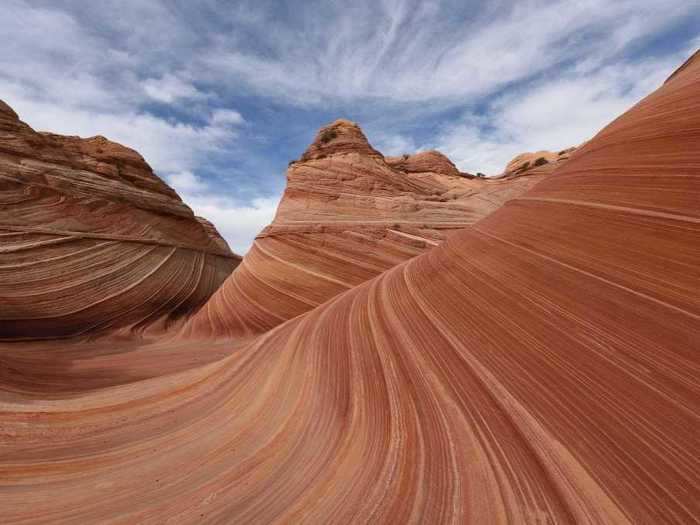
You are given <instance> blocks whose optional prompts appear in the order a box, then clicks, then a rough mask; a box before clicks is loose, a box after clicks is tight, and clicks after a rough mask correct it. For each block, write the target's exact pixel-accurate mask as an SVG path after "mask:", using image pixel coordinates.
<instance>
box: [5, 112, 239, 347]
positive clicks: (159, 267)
mask: <svg viewBox="0 0 700 525" xmlns="http://www.w3.org/2000/svg"><path fill="white" fill-rule="evenodd" d="M0 236H1V237H2V246H1V248H0V298H1V300H2V308H0V339H6V338H15V339H21V338H30V339H35V338H52V337H60V336H69V335H77V334H92V333H97V332H101V331H104V330H106V329H112V330H113V329H115V328H119V327H121V328H126V327H130V328H133V329H142V328H144V327H146V326H149V325H152V324H153V323H154V322H156V321H159V322H160V324H162V322H166V323H168V322H170V321H172V320H174V319H177V318H179V317H181V316H182V315H183V314H185V313H189V312H191V311H193V310H195V309H196V308H198V307H199V306H200V305H201V304H203V303H204V302H205V301H206V300H207V299H208V297H209V296H210V295H211V294H212V292H214V290H216V289H217V288H218V286H219V284H220V283H221V282H222V281H223V280H224V279H225V278H226V276H228V275H229V274H230V273H231V271H232V270H233V268H234V267H235V266H236V265H237V263H238V262H239V261H240V258H239V257H238V256H236V255H234V254H233V253H231V251H230V250H229V248H228V246H227V245H226V242H225V241H224V240H223V239H222V238H221V237H220V236H219V235H218V233H216V230H215V229H214V228H213V227H212V226H211V225H210V224H208V223H201V222H199V221H198V220H197V219H196V218H195V217H194V215H193V214H192V211H191V210H190V209H189V208H188V207H187V206H186V205H185V204H184V203H183V202H182V201H181V200H180V198H179V197H178V196H177V194H176V193H175V192H174V191H173V190H172V189H171V188H170V187H168V186H167V185H166V184H165V183H164V182H163V181H162V180H160V179H159V178H158V177H157V176H156V175H155V174H154V173H153V171H152V170H151V168H150V167H149V166H148V164H146V162H145V161H144V160H143V158H142V157H141V156H140V155H139V154H138V153H136V152H135V151H133V150H131V149H129V148H126V147H124V146H121V145H119V144H115V143H114V142H110V141H109V140H107V139H106V138H104V137H99V136H98V137H92V138H88V139H82V138H79V137H66V136H61V135H55V134H52V133H37V132H35V131H34V130H33V129H31V128H30V127H29V126H28V125H27V124H25V123H23V122H21V121H20V120H19V117H18V116H17V114H16V113H15V112H14V111H13V110H12V109H11V108H10V107H9V106H8V105H7V104H5V103H4V102H0Z"/></svg>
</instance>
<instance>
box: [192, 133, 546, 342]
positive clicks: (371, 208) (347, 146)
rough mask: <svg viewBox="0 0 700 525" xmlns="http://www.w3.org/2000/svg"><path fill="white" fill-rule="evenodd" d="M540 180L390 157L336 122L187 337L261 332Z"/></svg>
mask: <svg viewBox="0 0 700 525" xmlns="http://www.w3.org/2000/svg"><path fill="white" fill-rule="evenodd" d="M537 180H538V178H536V177H528V178H526V177H513V178H511V179H509V180H488V179H481V178H475V177H473V176H469V175H465V174H462V173H460V172H459V170H458V169H457V168H456V167H455V165H454V164H453V163H452V162H451V161H450V160H449V159H448V158H447V157H445V156H444V155H443V154H441V153H439V152H437V151H428V152H421V153H417V154H415V155H406V156H404V157H388V158H385V157H384V156H383V155H382V154H381V153H380V152H378V151H377V150H376V149H374V148H373V147H372V146H371V145H370V144H369V142H368V141H367V138H366V137H365V135H364V133H363V132H362V130H361V129H360V127H359V126H358V125H357V124H355V123H353V122H350V121H348V120H337V121H335V122H333V123H332V124H329V125H328V126H325V127H324V128H322V129H321V130H320V131H319V132H318V134H317V135H316V138H315V140H314V141H313V143H312V144H311V145H310V146H309V147H308V148H307V150H306V151H305V152H304V154H303V155H302V156H301V158H300V159H299V160H298V161H296V162H293V163H291V164H290V167H289V169H288V171H287V187H286V189H285V192H284V195H283V197H282V200H281V202H280V204H279V207H278V210H277V214H276V216H275V219H274V221H273V222H272V224H271V225H269V226H268V227H267V228H265V230H263V232H262V233H261V234H260V235H258V237H257V238H256V240H255V243H254V244H253V247H252V248H251V250H250V251H249V252H248V254H246V256H245V257H244V259H243V263H242V264H241V265H240V266H239V267H238V268H237V269H236V271H235V272H234V273H233V274H232V275H231V277H230V278H229V279H227V281H226V282H225V283H224V285H223V286H222V287H221V289H220V290H219V291H218V292H217V293H216V294H215V295H214V297H213V298H212V300H211V301H210V302H209V303H208V304H207V306H206V307H205V308H203V309H202V311H201V312H200V313H199V314H198V315H197V316H195V317H194V318H193V319H192V321H191V322H190V323H189V324H188V326H187V328H186V330H185V334H186V335H190V336H194V337H201V336H216V337H221V336H228V337H237V338H240V337H246V336H251V335H254V334H258V333H262V332H264V331H266V330H269V329H270V328H272V327H274V326H276V325H278V324H279V323H281V322H284V321H286V320H287V319H291V318H292V317H295V316H297V315H299V314H301V313H304V312H306V311H308V310H310V309H312V308H314V307H316V306H318V305H320V304H321V303H323V302H325V301H327V300H328V299H330V298H332V297H334V296H335V295H337V294H339V293H341V292H343V291H346V290H349V289H351V288H353V287H354V286H357V285H358V284H360V283H362V282H364V281H366V280H368V279H370V278H372V277H374V276H376V275H378V274H379V273H381V272H383V271H384V270H387V269H389V268H391V267H392V266H395V265H397V264H399V263H400V262H402V261H405V260H407V259H410V258H411V257H414V256H416V255H418V254H420V253H422V252H423V251H425V250H426V249H429V248H432V247H433V246H437V245H438V244H440V243H441V242H443V241H444V240H445V239H446V238H447V236H448V235H449V234H450V233H452V232H455V231H457V230H459V229H461V228H464V227H466V226H468V225H470V224H472V223H474V222H476V221H477V220H479V219H481V218H482V217H484V216H486V215H488V214H489V213H491V212H493V211H494V210H496V209H497V208H498V207H499V206H501V205H502V204H503V202H505V201H506V200H508V199H510V198H512V197H515V196H517V195H520V194H521V193H522V192H524V191H525V190H526V189H527V188H529V187H530V186H532V184H534V183H535V182H536V181H537Z"/></svg>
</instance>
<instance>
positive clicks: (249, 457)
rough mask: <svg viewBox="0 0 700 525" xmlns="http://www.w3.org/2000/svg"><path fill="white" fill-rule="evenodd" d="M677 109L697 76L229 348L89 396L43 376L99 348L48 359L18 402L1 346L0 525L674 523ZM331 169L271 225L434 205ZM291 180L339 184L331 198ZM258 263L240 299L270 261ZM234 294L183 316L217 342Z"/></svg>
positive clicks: (693, 240) (693, 125)
mask: <svg viewBox="0 0 700 525" xmlns="http://www.w3.org/2000/svg"><path fill="white" fill-rule="evenodd" d="M699 99H700V60H698V59H697V58H696V59H694V60H690V61H689V62H687V63H686V64H685V65H684V66H683V67H682V68H681V69H679V71H678V72H677V73H676V74H674V75H673V76H672V77H671V78H670V79H669V80H668V81H667V82H666V83H665V84H664V85H663V86H662V87H661V88H660V89H659V90H657V91H656V92H655V93H653V94H651V95H650V96H649V97H647V98H646V99H644V100H643V101H642V102H640V103H639V104H637V105H635V106H634V107H633V108H632V109H630V110H629V111H628V112H626V113H625V114H624V115H622V116H621V117H619V118H617V119H616V120H615V121H613V123H612V124H610V125H609V126H607V127H606V128H605V129H603V130H602V131H601V132H600V133H599V134H598V135H597V136H596V137H594V138H593V139H592V140H590V141H589V142H587V143H586V144H585V145H583V146H582V147H581V148H580V149H579V150H577V151H576V152H575V153H574V154H573V155H572V156H571V158H570V159H569V160H568V161H567V162H566V163H563V164H561V165H559V166H558V167H557V168H556V169H555V170H554V171H553V172H552V174H551V176H549V177H546V178H541V179H539V180H540V181H541V182H539V184H537V185H535V186H533V187H532V188H531V189H530V190H529V191H527V192H525V193H523V194H521V195H519V196H515V197H514V198H511V199H510V200H509V201H508V202H506V203H505V204H504V205H503V206H501V207H500V208H499V209H497V210H495V211H493V212H492V213H490V214H489V215H488V216H486V217H485V218H483V219H482V220H480V221H478V222H476V219H474V221H473V223H472V224H471V225H467V226H466V227H464V228H462V229H461V230H460V231H457V232H455V233H453V234H452V235H450V236H449V237H448V238H447V239H446V240H444V241H442V242H438V246H432V247H430V248H428V249H425V250H424V251H423V253H422V254H420V255H418V256H415V257H412V258H407V259H404V260H403V261H402V262H401V261H400V262H398V264H396V265H394V266H392V267H391V268H390V269H388V270H387V271H384V272H382V273H379V274H377V275H375V276H374V277H371V278H368V280H366V281H365V282H363V283H361V284H359V285H357V286H354V287H352V288H350V289H346V290H345V291H342V292H341V293H339V294H337V295H336V296H334V297H333V298H331V299H330V300H328V301H326V302H325V303H324V304H322V305H320V306H319V307H316V308H312V309H310V311H307V312H306V313H304V314H303V315H299V316H297V317H296V318H294V319H291V320H289V321H287V322H282V323H281V324H280V325H279V326H277V327H276V328H274V329H272V330H269V331H267V332H266V333H264V334H262V335H260V336H259V337H256V338H254V339H252V340H250V341H247V342H241V340H240V339H225V340H222V341H216V342H202V341H183V340H176V339H173V340H169V339H166V338H163V339H161V341H160V342H159V343H158V344H157V345H156V346H146V347H144V348H129V353H128V354H125V357H124V358H123V359H119V360H117V358H115V357H112V356H109V355H107V356H106V357H104V359H102V361H100V364H99V367H97V368H95V369H93V373H92V374H91V375H89V376H86V375H83V376H78V375H77V373H76V371H75V369H76V368H77V369H78V371H79V372H83V374H85V368H81V367H83V366H84V365H83V363H82V360H81V359H74V360H73V362H71V361H70V359H69V358H67V357H65V356H66V355H70V353H71V352H78V351H79V350H76V349H75V348H84V347H86V346H88V347H89V352H91V353H94V352H95V351H100V349H102V351H103V352H104V353H105V354H109V352H111V351H113V348H114V347H113V346H112V345H108V344H104V343H103V342H91V343H90V344H91V345H92V346H90V345H88V343H86V342H80V343H74V344H73V346H65V347H62V346H61V345H60V344H59V343H55V344H54V345H53V346H52V348H51V351H53V352H56V353H60V354H61V356H62V358H63V359H65V363H67V364H70V366H66V367H65V369H64V370H59V371H57V370H55V369H52V368H51V367H50V366H48V365H47V366H46V367H45V369H43V370H41V372H44V373H45V374H48V373H49V372H51V373H52V374H54V375H52V376H47V375H45V376H42V377H40V378H39V379H41V381H39V382H37V381H32V380H28V379H27V380H25V381H24V382H21V381H20V380H19V379H18V376H19V375H21V374H20V373H21V372H24V373H25V374H26V375H25V376H22V377H25V378H32V376H31V371H32V370H35V369H36V368H37V367H36V364H35V362H34V361H33V359H34V352H31V353H30V352H26V351H25V352H24V354H23V357H22V358H20V356H19V354H20V352H21V351H23V350H36V349H37V348H39V347H36V346H34V347H32V346H29V347H15V346H14V345H17V343H13V344H7V343H5V344H4V345H2V346H0V352H1V353H0V356H1V357H2V363H1V364H2V366H0V386H1V387H2V388H0V413H1V415H2V417H0V450H2V454H0V516H2V521H3V522H4V523H76V524H85V523H106V522H109V523H125V524H131V523H154V524H155V523H237V524H238V523H241V524H243V523H319V524H326V523H333V524H335V523H339V524H341V523H342V524H345V523H347V524H354V523H386V524H397V523H430V524H433V523H435V524H442V523H478V524H481V523H561V524H570V523H596V524H597V523H600V524H610V523H615V524H617V523H630V524H636V523H654V524H656V523H663V524H665V523H678V524H688V523H696V522H697V521H698V516H700V480H699V479H698V472H700V458H699V456H698V454H697V450H698V446H699V445H700V443H699V438H698V421H699V419H700V403H699V400H700V391H699V390H700V385H699V384H698V376H699V374H700V356H699V354H698V350H699V347H698V334H699V333H700V266H699V265H698V261H700V206H699V205H698V204H699V203H700V148H698V144H700V105H698V100H699ZM353 133H354V132H353ZM329 142H330V141H329ZM337 155H338V157H337V158H336V156H335V155H333V154H332V155H330V156H328V157H325V158H316V159H310V160H308V161H304V162H301V163H299V165H298V166H297V165H295V167H293V168H292V169H291V170H290V172H289V179H290V182H289V188H288V190H290V191H291V190H294V191H295V192H296V193H295V194H292V195H291V196H290V195H289V191H288V193H287V194H286V195H285V199H288V203H287V204H286V205H285V206H283V207H281V208H280V213H279V214H278V216H277V218H276V219H275V223H273V228H274V227H278V228H282V227H286V228H293V227H301V226H307V227H309V228H310V227H311V226H312V225H311V224H299V222H294V221H301V222H302V223H303V222H304V221H307V222H310V221H311V220H312V218H313V217H316V218H317V220H318V222H319V223H321V224H320V225H317V226H319V227H320V226H327V225H326V223H327V222H328V221H329V220H330V218H331V217H333V215H331V214H326V213H324V211H323V210H324V209H325V208H324V207H323V206H321V205H320V204H319V202H318V201H322V199H324V198H326V197H329V198H328V199H327V200H328V202H330V203H331V204H330V206H335V207H336V210H337V212H338V216H339V217H343V220H346V221H349V220H350V219H349V218H351V217H353V214H352V213H353V212H352V211H351V210H352V206H350V205H349V204H348V202H349V201H352V199H353V198H354V199H355V200H357V201H359V202H361V203H362V204H363V207H362V208H361V209H362V210H363V212H366V211H368V210H369V211H371V214H372V215H371V217H372V218H373V219H374V220H384V218H386V217H388V216H390V212H389V211H387V210H392V205H390V204H387V201H385V200H381V199H379V196H384V195H385V194H384V193H382V192H384V191H387V192H388V191H389V190H388V188H389V186H390V184H395V185H394V186H393V187H394V188H395V189H396V191H405V192H406V193H400V195H402V196H406V195H420V196H421V199H415V200H417V201H419V203H423V202H431V203H432V202H440V201H431V200H429V199H423V195H424V193H421V191H422V190H418V189H417V188H419V187H421V186H420V183H419V182H417V181H415V180H414V179H412V178H411V177H408V175H407V172H402V171H398V172H395V171H392V170H390V173H391V178H389V173H387V172H386V171H385V170H387V169H389V168H387V167H386V166H385V165H383V164H382V163H381V162H380V161H381V158H380V157H376V156H375V154H374V153H367V152H366V151H365V153H362V154H360V153H356V152H352V151H347V150H346V151H343V152H342V153H338V154H337ZM368 157H369V158H373V159H375V160H376V163H377V167H375V166H374V164H371V163H370V161H369V160H367V158H368ZM3 158H4V157H3ZM307 162H309V163H311V164H310V165H307V164H306V163H307ZM316 162H323V163H324V164H322V166H323V167H324V169H322V170H321V169H314V167H316V166H318V164H314V163H316ZM384 164H386V162H385V163H384ZM329 166H330V168H332V169H330V168H329ZM370 170H372V172H374V171H376V172H377V173H378V175H377V178H378V179H379V181H378V182H377V183H376V187H375V186H374V185H373V183H372V182H371V181H372V180H374V178H371V177H369V175H368V171H370ZM348 172H349V174H348ZM312 173H313V174H314V175H315V176H316V177H317V178H319V179H320V180H322V181H327V186H323V187H330V188H333V187H334V186H333V183H332V179H333V178H334V177H338V176H341V175H344V174H348V176H349V179H350V181H351V182H352V181H357V182H355V186H353V184H350V185H349V187H350V189H349V190H348V191H347V192H336V193H335V194H333V195H328V193H323V192H320V191H316V190H315V186H314V185H312V184H311V182H310V181H311V179H312ZM329 173H330V174H329ZM381 173H383V174H386V178H381V177H380V176H379V174H381ZM353 174H355V175H356V176H355V177H354V178H352V177H350V176H351V175H353ZM395 177H396V178H397V180H399V181H401V182H397V183H394V182H390V181H393V180H394V178H395ZM431 177H432V175H428V176H427V177H424V178H427V179H430V178H431ZM520 178H521V179H524V180H527V179H532V178H533V177H530V176H524V177H520ZM423 182H424V181H423ZM479 182H481V181H479ZM484 182H485V181H484ZM501 182H503V181H501ZM367 185H369V186H370V187H372V188H373V190H372V192H369V191H368V190H366V186H367ZM359 188H365V189H362V190H361V189H359ZM405 188H409V189H410V190H409V189H405ZM392 191H393V190H392ZM373 192H376V193H373ZM368 193H369V195H368ZM7 195H9V193H7ZM333 197H337V198H333ZM22 198H23V197H22V193H21V192H16V197H15V199H14V200H15V201H17V202H19V201H21V199H22ZM4 199H5V201H4V202H12V199H10V198H9V197H7V196H5V197H4ZM372 199H374V200H376V203H374V206H372V205H371V204H372ZM457 200H459V199H457ZM305 202H308V204H309V205H308V206H305V205H304V203H305ZM380 202H381V203H385V204H386V205H385V206H384V207H383V208H382V207H381V205H380ZM388 202H389V203H390V202H391V201H388ZM423 206H425V209H428V210H429V211H430V213H428V212H426V216H427V217H435V216H437V214H432V212H433V211H434V210H432V209H430V207H429V206H428V205H427V204H423ZM43 208H44V206H39V207H38V209H39V210H42V209H43ZM396 210H397V211H396V215H395V217H398V218H397V219H396V221H395V222H397V223H399V224H406V223H408V221H409V220H410V218H411V217H412V216H411V215H410V214H409V213H407V208H406V207H405V206H404V205H403V204H397V205H396ZM418 210H419V211H420V210H421V206H420V205H419V206H418ZM462 211H464V210H462ZM41 213H44V212H43V211H41ZM454 216H455V217H456V216H457V213H456V211H455V215H454ZM392 217H393V216H392ZM447 217H448V218H446V219H443V220H445V221H446V222H449V221H450V220H451V219H452V217H453V215H451V212H450V213H447ZM339 220H340V219H339ZM421 220H422V219H421ZM424 222H425V223H427V224H429V225H431V227H426V228H425V230H430V231H432V230H438V231H442V230H439V229H437V228H435V224H436V222H431V221H428V220H425V221H424ZM276 223H278V224H277V226H276V225H275V224H276ZM456 223H457V220H456V219H455V220H454V222H453V223H452V225H453V226H455V225H456ZM372 224H375V223H372V222H370V221H369V220H367V221H366V222H365V227H366V228H368V229H370V231H371V227H372V226H371V225H372ZM411 224H413V223H411ZM421 224H422V222H421ZM392 229H393V228H392ZM349 231H351V232H355V233H358V232H359V233H362V232H363V230H362V229H361V228H360V226H359V225H357V229H352V230H349ZM395 231H398V232H399V233H402V234H403V233H404V232H403V230H401V229H400V228H399V229H398V230H395ZM319 233H323V234H326V233H327V231H321V232H319ZM418 233H420V232H418ZM334 234H335V233H334ZM285 235H286V233H285ZM289 235H292V234H291V233H289ZM297 235H305V234H303V233H297ZM338 235H340V234H338ZM410 235H414V236H416V237H421V236H420V235H418V234H417V233H416V234H410ZM270 237H272V238H274V235H270V234H269V231H268V232H267V233H266V234H265V235H264V236H262V237H261V239H259V240H258V242H261V241H263V242H267V241H268V240H269V239H270ZM350 237H351V236H346V237H338V238H339V239H342V240H343V241H344V242H338V244H339V245H341V247H342V246H345V243H346V242H347V239H349V238H350ZM402 238H403V237H402ZM421 238H423V239H428V238H429V237H427V234H425V235H424V236H423V237H421ZM282 239H284V237H282ZM302 239H303V240H304V242H303V243H301V248H299V249H300V250H302V248H304V247H306V251H307V252H312V253H313V252H314V250H321V249H323V248H327V247H328V246H330V248H329V249H328V251H329V255H328V256H327V259H329V260H333V258H332V257H331V255H333V254H335V253H344V252H343V251H342V249H341V248H336V247H334V246H333V245H332V244H331V241H330V240H329V239H328V238H326V239H324V240H323V242H321V241H319V245H318V246H315V245H311V244H310V243H309V242H308V239H307V238H306V237H302ZM283 242H287V241H280V243H283ZM324 242H325V244H324ZM363 242H364V241H363ZM421 242H424V241H421ZM360 244H361V245H362V246H364V247H365V250H364V251H365V254H364V256H365V259H361V258H359V254H358V259H359V260H360V261H363V260H366V258H367V257H369V256H370V255H371V254H373V253H375V252H378V251H379V250H378V249H377V248H374V246H373V245H371V244H362V243H360ZM309 246H311V248H308V247H309ZM13 251H14V252H15V253H20V252H19V251H17V250H15V249H13ZM267 251H268V252H269V251H270V250H269V249H268V250H267ZM290 251H292V250H291V249H290ZM260 253H262V251H261V252H260ZM263 255H264V254H262V255H260V257H259V258H258V259H257V260H256V261H255V264H253V262H250V269H251V277H250V279H251V280H253V279H255V278H257V279H258V281H262V279H261V278H260V277H256V276H255V275H253V274H252V272H253V271H258V272H264V271H267V269H266V268H265V265H266V264H267V265H273V264H274V265H277V264H280V260H281V261H282V264H284V263H286V259H285V258H284V257H279V256H277V259H274V258H272V257H269V258H265V257H263ZM14 257H16V255H15V256H14ZM251 261H252V259H251ZM341 262H342V263H345V264H338V265H337V267H350V268H353V267H354V266H353V265H352V264H349V263H347V262H346V260H342V261H341ZM247 264H248V262H246V263H244V264H243V265H242V266H241V267H245V266H246V265H247ZM288 266H289V265H288ZM274 267H275V268H276V267H277V266H274ZM333 271H335V270H329V275H335V274H333V273H332V272H333ZM353 271H354V270H353ZM237 273H238V272H236V274H237ZM236 274H234V275H233V276H232V278H231V279H229V280H228V281H227V283H226V286H228V285H229V284H230V283H231V282H233V283H236V282H237V281H236V280H235V279H234V277H235V276H236ZM236 286H237V287H238V289H239V290H240V291H244V290H245V287H244V285H236ZM224 289H225V288H224ZM260 290H262V287H261V288H260ZM282 290H287V288H282ZM261 293H262V292H261ZM269 293H274V294H277V296H278V297H283V296H284V293H282V292H280V290H274V289H273V290H271V291H270V292H269ZM235 297H237V296H234V295H226V296H223V297H221V296H220V295H219V294H217V295H216V296H214V298H213V299H212V300H210V301H209V302H208V303H207V304H206V306H205V309H209V310H210V311H212V312H222V313H221V314H218V315H219V317H215V314H211V316H212V317H211V318H212V319H214V318H216V319H218V322H219V323H220V324H219V325H218V329H221V327H222V326H225V325H226V324H227V323H230V324H232V325H233V324H236V323H240V322H241V321H240V320H238V319H237V318H236V317H235V316H234V315H232V313H235V312H236V311H237V310H236V309H235V308H233V306H235V305H234V304H229V305H223V303H222V302H221V301H225V300H229V299H235ZM257 297H259V296H256V298H257ZM300 297H305V296H304V295H300ZM258 300H259V299H258ZM244 304H245V301H244ZM224 306H226V307H229V308H231V310H230V313H227V314H224V313H223V312H224ZM231 312H232V313H231ZM233 332H235V330H233ZM178 333H179V332H178ZM20 344H24V343H20ZM46 353H47V354H48V352H46ZM7 355H13V356H14V360H13V364H12V366H11V367H9V366H6V362H7V360H6V356H7ZM203 355H204V356H209V357H208V358H209V359H212V358H211V356H212V355H214V356H216V358H215V359H213V360H212V362H211V363H210V364H207V365H206V366H196V365H201V364H202V363H201V361H198V360H199V359H200V358H201V356H203ZM173 356H174V357H173ZM188 360H189V361H188ZM173 361H176V364H177V367H180V368H183V367H185V368H186V366H187V363H188V362H189V365H190V369H188V370H182V369H181V370H180V371H179V373H173V371H174V370H176V368H177V367H174V366H173V365H172V364H171V363H172V362H173ZM93 363H96V361H93ZM21 367H23V368H21ZM127 372H128V373H127ZM59 374H60V375H59ZM77 377H80V379H81V380H77V379H76V378H77ZM60 378H63V379H60ZM66 378H68V379H66ZM71 378H72V379H73V382H72V383H71V382H70V379H71ZM99 381H103V382H104V383H103V384H102V385H100V384H98V382H99Z"/></svg>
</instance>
